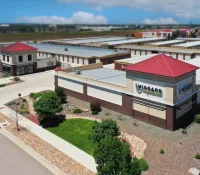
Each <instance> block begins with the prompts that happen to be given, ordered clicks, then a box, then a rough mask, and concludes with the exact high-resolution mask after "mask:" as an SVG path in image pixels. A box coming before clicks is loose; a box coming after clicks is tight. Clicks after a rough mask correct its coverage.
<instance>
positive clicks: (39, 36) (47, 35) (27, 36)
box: [0, 30, 142, 42]
mask: <svg viewBox="0 0 200 175" xmlns="http://www.w3.org/2000/svg"><path fill="white" fill-rule="evenodd" d="M134 32H142V31H139V30H135V31H134V30H125V31H123V30H121V31H102V32H95V31H78V32H43V33H39V32H38V33H6V34H2V33H1V34H0V42H10V41H38V40H48V39H66V38H76V37H95V36H105V35H112V36H126V35H127V34H128V35H129V36H131V34H132V33H134Z"/></svg>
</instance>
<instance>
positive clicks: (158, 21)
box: [141, 18, 178, 25]
mask: <svg viewBox="0 0 200 175" xmlns="http://www.w3.org/2000/svg"><path fill="white" fill-rule="evenodd" d="M141 23H142V24H149V25H151V24H178V23H177V22H176V21H175V20H174V19H173V18H158V19H149V18H146V19H144V20H143V21H141Z"/></svg>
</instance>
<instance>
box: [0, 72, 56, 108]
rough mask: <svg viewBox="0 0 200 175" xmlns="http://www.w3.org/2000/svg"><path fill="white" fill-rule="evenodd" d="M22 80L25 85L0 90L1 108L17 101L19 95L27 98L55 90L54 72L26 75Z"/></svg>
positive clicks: (20, 84)
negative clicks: (36, 93) (31, 94)
mask: <svg viewBox="0 0 200 175" xmlns="http://www.w3.org/2000/svg"><path fill="white" fill-rule="evenodd" d="M21 79H22V80H24V82H23V83H19V84H15V85H11V86H7V87H3V88H0V107H2V106H3V105H4V104H5V103H7V102H9V101H11V100H14V99H16V98H17V97H18V94H19V93H21V94H22V96H26V95H29V94H30V92H39V91H42V90H47V89H49V90H53V89H54V71H48V72H42V73H37V74H31V75H26V76H23V77H22V78H21Z"/></svg>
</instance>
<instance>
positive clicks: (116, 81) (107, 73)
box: [70, 68, 126, 87]
mask: <svg viewBox="0 0 200 175" xmlns="http://www.w3.org/2000/svg"><path fill="white" fill-rule="evenodd" d="M70 74H73V73H72V72H71V73H70ZM80 76H83V77H85V78H89V79H93V80H98V81H101V82H104V83H110V84H113V85H117V86H123V87H126V72H124V71H119V70H113V69H109V68H98V69H91V70H84V71H82V73H81V75H80Z"/></svg>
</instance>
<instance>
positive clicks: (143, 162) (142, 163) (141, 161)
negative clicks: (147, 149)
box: [138, 158, 149, 171]
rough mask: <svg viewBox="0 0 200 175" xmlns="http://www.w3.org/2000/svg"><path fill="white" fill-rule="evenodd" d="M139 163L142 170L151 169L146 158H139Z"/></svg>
mask: <svg viewBox="0 0 200 175" xmlns="http://www.w3.org/2000/svg"><path fill="white" fill-rule="evenodd" d="M138 163H139V166H140V169H141V170H142V171H147V170H148V169H149V165H148V163H147V161H146V160H145V159H143V158H141V159H138Z"/></svg>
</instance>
